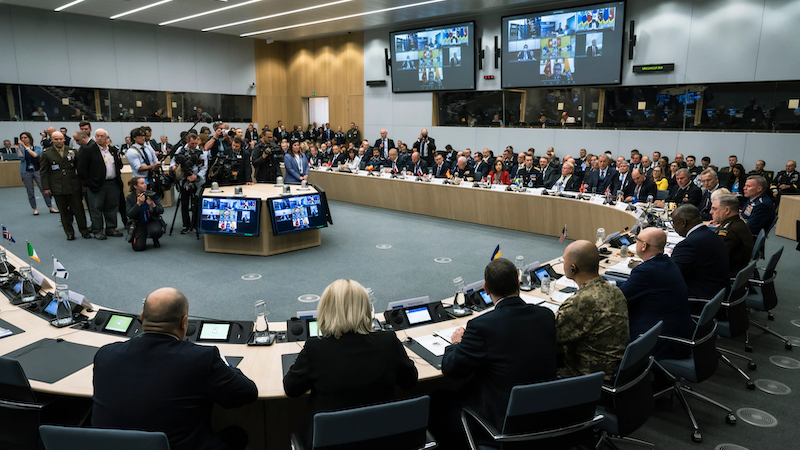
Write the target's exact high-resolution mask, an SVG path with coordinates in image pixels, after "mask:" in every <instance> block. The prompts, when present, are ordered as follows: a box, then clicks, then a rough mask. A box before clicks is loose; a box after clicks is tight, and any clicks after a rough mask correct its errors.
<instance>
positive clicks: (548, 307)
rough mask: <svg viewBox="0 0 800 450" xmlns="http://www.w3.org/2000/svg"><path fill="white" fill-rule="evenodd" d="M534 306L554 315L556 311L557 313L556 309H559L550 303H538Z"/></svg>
mask: <svg viewBox="0 0 800 450" xmlns="http://www.w3.org/2000/svg"><path fill="white" fill-rule="evenodd" d="M536 306H541V307H542V308H547V309H549V310H550V311H553V314H555V313H556V311H558V308H560V306H559V305H556V304H555V303H550V302H542V303H539V304H538V305H536Z"/></svg>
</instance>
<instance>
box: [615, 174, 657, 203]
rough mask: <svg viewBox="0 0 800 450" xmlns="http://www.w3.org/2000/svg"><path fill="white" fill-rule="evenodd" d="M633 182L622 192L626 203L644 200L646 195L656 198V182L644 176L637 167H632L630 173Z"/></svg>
mask: <svg viewBox="0 0 800 450" xmlns="http://www.w3.org/2000/svg"><path fill="white" fill-rule="evenodd" d="M631 178H632V179H633V183H631V184H629V185H628V190H627V191H623V192H622V196H623V197H624V198H625V201H626V202H627V203H638V202H646V201H647V197H651V196H652V197H653V198H656V191H657V188H656V183H655V182H654V181H653V180H652V179H650V178H647V177H645V176H644V174H643V173H642V172H641V171H640V170H639V169H633V174H632V175H631Z"/></svg>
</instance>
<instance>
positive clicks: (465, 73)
mask: <svg viewBox="0 0 800 450" xmlns="http://www.w3.org/2000/svg"><path fill="white" fill-rule="evenodd" d="M390 42H391V46H392V92H425V91H444V90H448V91H454V90H463V89H475V22H464V23H459V24H455V25H448V26H443V27H434V28H420V29H416V30H409V31H398V32H395V33H392V34H391V40H390Z"/></svg>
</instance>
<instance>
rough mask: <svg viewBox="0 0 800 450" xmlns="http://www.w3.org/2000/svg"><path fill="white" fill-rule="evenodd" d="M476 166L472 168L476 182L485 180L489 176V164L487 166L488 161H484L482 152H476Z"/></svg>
mask: <svg viewBox="0 0 800 450" xmlns="http://www.w3.org/2000/svg"><path fill="white" fill-rule="evenodd" d="M474 159H475V164H474V165H473V166H472V170H473V172H475V179H476V180H483V179H484V178H486V175H488V174H489V169H491V167H489V164H486V161H484V160H483V154H482V153H481V152H475V156H474Z"/></svg>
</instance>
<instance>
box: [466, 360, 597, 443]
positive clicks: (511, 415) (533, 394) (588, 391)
mask: <svg viewBox="0 0 800 450" xmlns="http://www.w3.org/2000/svg"><path fill="white" fill-rule="evenodd" d="M602 386H603V373H602V372H596V373H592V374H589V375H583V376H579V377H572V378H565V379H561V380H555V381H548V382H544V383H536V384H529V385H525V386H514V388H513V389H511V396H510V397H509V399H508V407H507V408H506V418H505V421H504V422H503V427H502V430H498V429H497V428H495V426H494V425H492V424H491V423H489V422H488V421H487V420H486V419H485V418H484V417H483V416H481V414H480V413H478V411H476V410H475V409H474V408H472V407H466V408H463V409H462V410H461V424H462V426H463V427H464V431H465V432H466V434H467V441H468V442H469V447H470V449H471V450H478V449H479V448H480V449H481V450H485V449H494V448H499V447H501V446H502V448H503V450H507V449H514V448H521V449H522V448H531V445H532V444H535V445H536V446H537V448H538V447H541V448H551V447H556V448H566V447H570V446H573V445H579V444H585V443H586V442H589V441H591V440H592V439H593V434H592V433H593V429H594V428H596V427H597V426H598V425H599V424H600V423H601V422H602V421H603V416H602V415H600V414H596V407H597V402H598V401H599V400H600V392H601V390H602ZM472 423H474V424H475V425H476V426H475V427H473V426H472ZM473 428H474V431H475V432H477V431H481V432H482V433H481V436H479V437H482V436H484V435H485V436H486V437H487V438H490V439H491V442H492V444H490V445H477V444H476V442H475V437H473V435H472V433H473ZM517 443H519V444H517ZM517 445H519V447H517Z"/></svg>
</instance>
